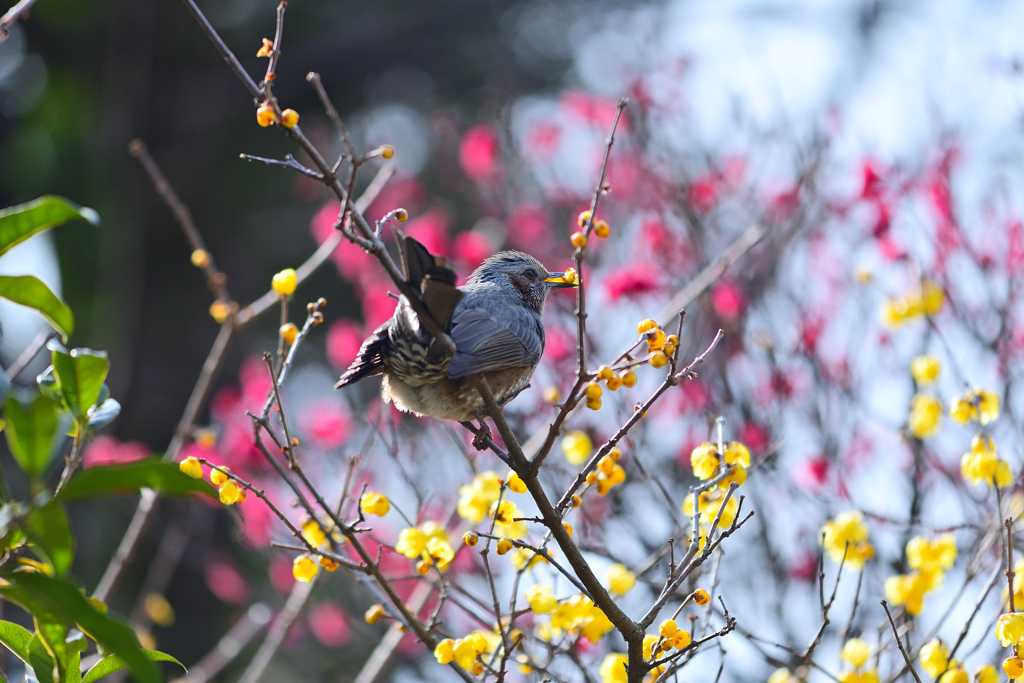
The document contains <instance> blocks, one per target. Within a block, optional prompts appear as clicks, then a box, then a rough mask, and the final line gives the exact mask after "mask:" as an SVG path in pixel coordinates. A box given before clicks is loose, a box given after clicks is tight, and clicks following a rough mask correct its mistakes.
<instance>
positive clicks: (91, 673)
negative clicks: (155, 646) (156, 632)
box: [82, 650, 188, 683]
mask: <svg viewBox="0 0 1024 683" xmlns="http://www.w3.org/2000/svg"><path fill="white" fill-rule="evenodd" d="M142 653H143V654H144V655H146V656H147V657H148V658H149V659H151V660H152V661H154V662H172V663H174V664H177V665H178V666H180V667H181V668H182V669H185V665H184V664H182V663H181V662H179V661H178V660H177V659H175V658H174V657H172V656H170V655H168V654H164V653H163V652H157V651H155V650H143V651H142ZM126 666H127V664H125V661H124V660H123V659H121V658H120V657H118V656H117V655H110V656H109V657H104V658H103V659H101V660H100V661H98V662H96V665H95V666H94V667H93V668H91V669H89V670H88V671H87V672H86V673H85V678H83V679H82V683H94V681H98V680H99V679H101V678H103V677H104V676H109V675H110V674H112V673H114V672H115V671H120V670H121V669H123V668H125V667H126ZM185 673H186V674H187V673H188V669H185Z"/></svg>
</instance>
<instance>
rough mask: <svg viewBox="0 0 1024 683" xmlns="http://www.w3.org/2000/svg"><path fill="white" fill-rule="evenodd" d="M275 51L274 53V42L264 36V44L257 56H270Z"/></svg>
mask: <svg viewBox="0 0 1024 683" xmlns="http://www.w3.org/2000/svg"><path fill="white" fill-rule="evenodd" d="M273 53H274V44H273V43H272V42H270V41H269V40H267V39H266V38H264V39H263V45H261V46H260V49H259V50H257V51H256V56H257V57H269V56H270V55H272V54H273Z"/></svg>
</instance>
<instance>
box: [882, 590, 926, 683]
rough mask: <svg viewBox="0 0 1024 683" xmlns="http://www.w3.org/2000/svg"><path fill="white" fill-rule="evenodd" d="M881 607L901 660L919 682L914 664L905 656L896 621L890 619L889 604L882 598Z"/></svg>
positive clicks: (918, 682)
mask: <svg viewBox="0 0 1024 683" xmlns="http://www.w3.org/2000/svg"><path fill="white" fill-rule="evenodd" d="M882 609H884V610H885V616H886V617H887V618H888V619H889V626H892V633H893V635H894V636H896V646H897V647H899V649H900V654H901V655H903V661H904V662H906V664H907V668H908V669H910V673H911V674H912V675H913V676H914V680H915V681H917V683H921V677H920V676H918V675H917V671H916V670H915V669H914V665H913V664H911V663H910V657H908V656H907V651H906V650H905V649H903V640H902V639H900V634H899V632H898V631H897V630H896V622H894V621H893V620H892V615H891V614H889V605H888V603H886V601H885V600H882Z"/></svg>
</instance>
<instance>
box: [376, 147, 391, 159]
mask: <svg viewBox="0 0 1024 683" xmlns="http://www.w3.org/2000/svg"><path fill="white" fill-rule="evenodd" d="M377 150H378V151H379V152H380V155H381V156H382V157H383V158H385V159H390V158H391V157H393V156H395V148H394V147H392V146H391V145H381V146H380V147H378V148H377Z"/></svg>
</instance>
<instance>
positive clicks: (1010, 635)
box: [996, 612, 1024, 647]
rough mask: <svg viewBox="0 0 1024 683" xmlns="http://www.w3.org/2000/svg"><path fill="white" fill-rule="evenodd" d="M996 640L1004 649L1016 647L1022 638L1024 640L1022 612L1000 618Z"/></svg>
mask: <svg viewBox="0 0 1024 683" xmlns="http://www.w3.org/2000/svg"><path fill="white" fill-rule="evenodd" d="M996 638H998V639H999V642H1000V643H1002V644H1003V647H1009V646H1010V645H1016V644H1017V642H1018V641H1020V639H1021V638H1024V614H1021V613H1020V612H1007V613H1006V614H1003V615H1001V616H1000V617H999V621H997V622H996Z"/></svg>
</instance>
